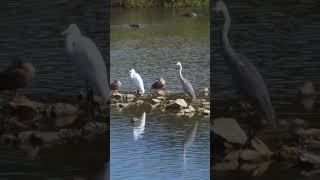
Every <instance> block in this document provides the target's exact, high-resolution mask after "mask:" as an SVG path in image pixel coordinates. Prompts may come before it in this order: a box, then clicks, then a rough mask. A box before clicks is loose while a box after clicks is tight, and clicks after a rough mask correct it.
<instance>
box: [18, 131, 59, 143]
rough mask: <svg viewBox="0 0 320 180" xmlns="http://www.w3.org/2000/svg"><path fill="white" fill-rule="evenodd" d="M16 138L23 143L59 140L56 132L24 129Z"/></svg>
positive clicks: (54, 141)
mask: <svg viewBox="0 0 320 180" xmlns="http://www.w3.org/2000/svg"><path fill="white" fill-rule="evenodd" d="M18 139H19V142H20V143H23V144H29V145H33V144H37V145H40V144H55V143H58V141H59V140H60V137H59V134H58V133H57V132H40V131H24V132H21V133H19V135H18Z"/></svg>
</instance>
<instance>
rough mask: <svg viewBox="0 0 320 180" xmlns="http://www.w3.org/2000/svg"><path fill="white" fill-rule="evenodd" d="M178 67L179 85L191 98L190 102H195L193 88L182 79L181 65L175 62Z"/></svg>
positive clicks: (186, 80)
mask: <svg viewBox="0 0 320 180" xmlns="http://www.w3.org/2000/svg"><path fill="white" fill-rule="evenodd" d="M176 65H178V66H180V70H179V77H180V81H181V84H182V87H183V90H184V91H185V92H186V93H187V94H189V96H191V97H192V101H196V100H197V98H196V95H195V93H194V90H193V87H192V85H191V83H190V82H189V81H188V79H186V78H184V77H183V76H182V65H181V63H180V62H177V64H176Z"/></svg>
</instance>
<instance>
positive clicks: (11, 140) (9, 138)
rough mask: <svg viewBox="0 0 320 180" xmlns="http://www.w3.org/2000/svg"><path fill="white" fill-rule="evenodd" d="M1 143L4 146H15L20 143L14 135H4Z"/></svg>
mask: <svg viewBox="0 0 320 180" xmlns="http://www.w3.org/2000/svg"><path fill="white" fill-rule="evenodd" d="M0 142H1V144H3V145H14V144H16V143H17V142H18V138H17V137H16V136H15V135H13V134H3V135H1V141H0Z"/></svg>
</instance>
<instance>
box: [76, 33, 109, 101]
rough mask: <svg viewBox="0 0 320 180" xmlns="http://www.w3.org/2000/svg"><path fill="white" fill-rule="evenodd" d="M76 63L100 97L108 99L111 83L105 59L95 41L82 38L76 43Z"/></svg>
mask: <svg viewBox="0 0 320 180" xmlns="http://www.w3.org/2000/svg"><path fill="white" fill-rule="evenodd" d="M73 58H75V59H74V61H76V62H75V63H76V64H77V66H78V69H79V70H80V73H81V74H82V76H84V78H85V79H86V80H88V81H89V84H90V85H91V87H92V88H94V89H95V91H96V92H97V94H98V95H100V96H102V97H103V98H107V96H108V90H109V83H108V77H107V68H106V65H105V62H104V59H103V57H102V55H101V53H100V51H99V50H98V48H97V46H96V45H95V44H94V43H93V41H92V40H91V39H89V38H87V37H85V36H81V37H79V38H78V39H76V40H75V41H74V57H73Z"/></svg>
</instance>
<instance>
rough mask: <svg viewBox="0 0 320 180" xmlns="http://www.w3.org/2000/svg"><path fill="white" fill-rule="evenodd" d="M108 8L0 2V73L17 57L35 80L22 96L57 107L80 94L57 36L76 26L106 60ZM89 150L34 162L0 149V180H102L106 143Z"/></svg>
mask: <svg viewBox="0 0 320 180" xmlns="http://www.w3.org/2000/svg"><path fill="white" fill-rule="evenodd" d="M107 6H108V5H107V3H106V1H104V0H93V1H90V2H89V1H85V0H83V1H81V0H80V1H77V2H73V1H72V2H71V1H66V0H58V1H46V2H44V1H41V0H21V1H9V0H4V1H1V2H0V29H1V30H0V70H1V71H2V70H3V69H5V68H6V67H7V66H8V65H9V64H10V63H11V62H12V61H13V60H15V58H17V57H20V58H22V59H24V60H26V61H29V62H32V63H33V65H34V66H35V68H36V71H37V74H36V77H35V78H34V79H33V80H32V82H31V83H30V84H28V87H27V88H26V89H24V90H23V91H24V93H25V94H26V95H27V96H28V97H29V98H30V99H32V100H35V99H36V100H37V99H45V100H48V99H50V98H51V99H52V98H53V100H54V101H61V99H62V98H66V97H67V98H70V96H71V95H72V96H73V95H77V94H79V91H80V88H81V87H83V83H82V81H81V80H80V78H79V75H78V74H77V72H76V71H75V68H74V67H73V66H72V64H71V63H70V62H69V61H68V59H67V58H66V55H65V52H64V46H65V45H64V37H63V36H61V32H62V31H63V30H64V29H65V28H66V27H67V26H68V25H69V24H70V23H76V24H78V25H79V27H80V29H81V30H82V32H83V34H85V35H86V36H88V37H90V38H91V39H93V41H94V42H95V43H96V44H97V46H98V47H99V49H100V50H101V53H102V54H103V56H104V57H105V58H107V57H108V54H109V49H108V43H109V39H108V38H109V36H108V30H109V29H108V9H107ZM2 93H3V92H1V94H2ZM1 120H2V119H0V121H1ZM99 144H100V145H99ZM101 146H102V147H103V148H102V147H101ZM90 147H92V148H86V147H82V146H80V147H79V146H77V147H66V148H63V149H57V150H55V151H54V152H52V153H47V152H44V153H42V154H41V155H40V156H39V157H36V158H32V157H30V154H29V153H25V152H24V151H15V150H14V149H3V147H0V179H10V180H11V179H73V178H75V177H83V178H85V179H105V177H108V175H102V174H103V173H104V171H105V168H104V164H105V162H104V160H105V159H106V150H105V148H106V141H105V140H101V141H100V142H99V143H96V144H95V145H92V146H90ZM100 150H104V152H101V151H100Z"/></svg>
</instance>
